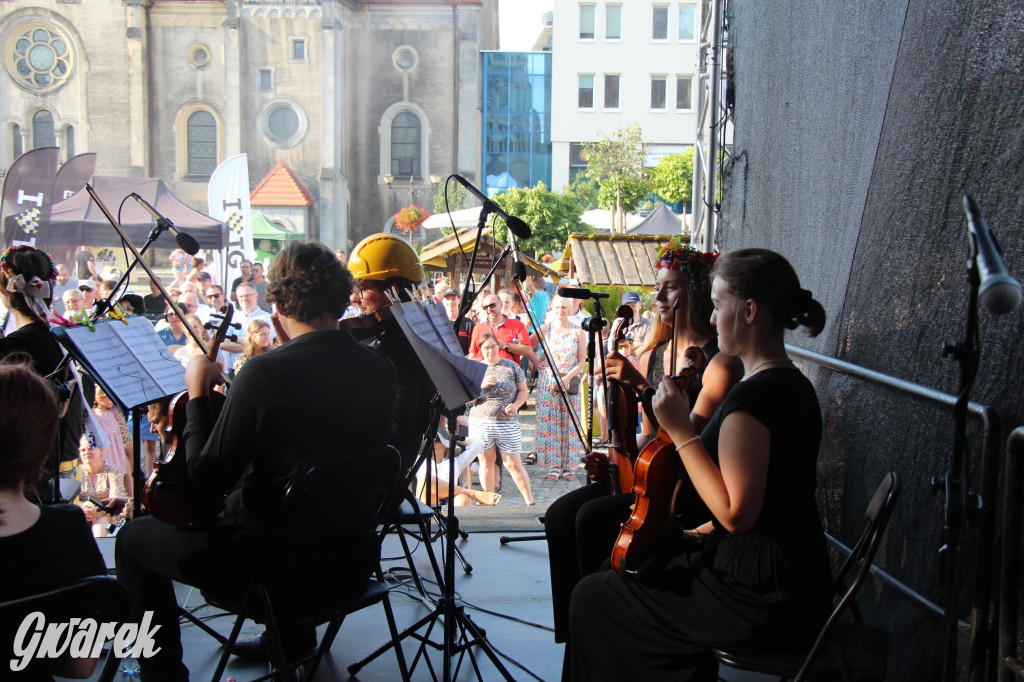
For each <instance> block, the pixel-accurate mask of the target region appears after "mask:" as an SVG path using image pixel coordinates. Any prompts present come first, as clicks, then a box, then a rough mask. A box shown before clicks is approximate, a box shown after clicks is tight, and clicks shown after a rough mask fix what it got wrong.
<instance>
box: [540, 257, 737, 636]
mask: <svg viewBox="0 0 1024 682" xmlns="http://www.w3.org/2000/svg"><path fill="white" fill-rule="evenodd" d="M714 262H715V254H711V253H701V252H700V251H698V250H697V249H694V248H692V247H690V246H688V245H679V244H677V243H676V242H675V241H674V240H673V241H670V242H669V243H668V244H666V245H665V246H663V247H662V248H661V249H660V250H659V251H658V263H657V266H658V270H657V279H656V284H655V294H654V301H653V312H654V314H655V315H656V316H658V318H659V320H660V322H661V324H660V325H658V328H664V329H667V330H668V333H667V334H665V335H664V336H659V334H658V332H657V329H655V330H654V331H652V333H651V334H650V335H649V336H648V343H647V346H646V347H645V348H644V349H643V350H642V351H641V353H640V369H639V370H638V369H637V368H635V367H634V366H633V364H632V363H631V362H630V361H629V360H627V359H626V358H625V356H623V355H622V354H620V353H619V352H618V351H617V350H613V351H612V352H611V353H610V354H609V355H608V356H607V358H606V359H605V361H606V371H607V374H608V378H609V379H614V380H616V381H619V382H620V383H622V384H624V385H625V386H627V387H629V388H632V389H634V390H635V391H636V392H637V393H640V392H642V391H643V390H645V389H647V388H649V387H653V388H657V387H658V385H659V384H660V383H661V380H662V378H663V377H664V376H665V374H666V373H667V372H668V371H669V369H670V368H671V367H672V358H671V357H670V355H671V349H672V344H671V343H670V341H671V335H672V333H673V329H674V333H675V337H676V345H675V349H676V355H677V356H678V357H677V361H676V363H675V366H676V367H682V366H683V351H685V350H686V348H688V347H689V346H700V347H701V348H702V349H703V350H704V353H705V355H706V357H707V359H708V360H707V364H706V366H705V368H704V370H703V371H702V372H701V373H700V374H699V375H698V377H697V378H696V380H695V381H693V382H691V384H690V386H691V388H690V389H689V391H690V400H691V401H692V403H693V405H694V409H693V413H692V414H691V417H692V420H693V424H694V428H695V429H697V430H698V431H699V430H700V429H702V428H704V425H705V424H706V423H707V421H708V419H709V418H710V417H711V415H712V414H713V413H714V411H715V408H717V407H718V405H719V404H721V402H722V399H723V398H724V397H725V395H726V393H728V391H729V388H730V387H731V386H732V385H734V384H735V383H736V382H737V381H739V379H740V377H741V376H743V367H742V365H741V364H740V362H739V360H738V359H736V358H733V357H729V356H728V355H725V354H719V353H718V345H717V342H716V340H715V337H716V335H715V328H714V327H713V326H711V281H710V279H709V277H708V275H709V273H710V270H711V266H712V264H713V263H714ZM677 302H678V311H677V310H676V304H677ZM677 312H678V314H676V313H677ZM677 317H678V324H675V325H674V322H675V319H676V318H677ZM673 325H674V326H673ZM648 423H649V420H645V424H648ZM646 432H647V435H648V436H649V435H651V433H652V431H651V429H650V427H649V425H648V428H647V429H646ZM641 446H642V444H641ZM584 461H585V462H587V464H588V475H590V476H591V478H592V479H601V478H603V477H604V473H605V467H604V465H606V464H607V458H606V457H605V456H604V455H603V454H598V453H594V454H591V455H588V456H587V457H585V458H584ZM689 497H690V498H691V499H694V500H696V497H697V496H696V494H693V495H691V496H689ZM696 502H697V506H698V507H699V509H700V517H699V518H700V519H701V520H703V518H704V517H705V516H706V510H704V508H703V505H702V504H700V502H699V500H696ZM632 504H633V494H632V492H625V493H621V494H615V495H613V494H611V492H610V489H609V487H608V486H607V485H605V484H604V482H603V481H595V484H593V485H586V486H583V487H581V488H578V489H576V490H574V491H572V492H571V493H568V494H566V495H563V496H562V497H560V498H559V499H558V500H556V501H555V502H554V503H553V504H552V505H551V506H550V507H549V508H548V510H547V512H546V513H545V515H544V530H545V535H546V536H547V541H548V558H549V563H550V566H551V597H552V606H553V609H554V622H555V641H556V642H564V641H566V636H567V633H568V614H569V598H570V596H571V594H572V591H573V588H574V587H575V586H576V583H578V582H579V580H580V578H581V577H583V576H585V575H588V574H590V573H593V572H594V571H597V570H598V569H599V568H600V567H601V565H602V564H603V563H604V562H605V561H606V560H607V559H608V558H609V557H610V556H611V551H612V546H613V545H614V544H615V539H616V538H617V537H618V535H619V527H620V526H621V524H622V523H623V522H624V521H626V520H627V519H628V518H629V511H630V505H632ZM695 523H696V521H695Z"/></svg>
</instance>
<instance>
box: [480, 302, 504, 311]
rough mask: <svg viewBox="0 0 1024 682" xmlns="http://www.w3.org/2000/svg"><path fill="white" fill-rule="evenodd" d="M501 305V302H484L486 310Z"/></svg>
mask: <svg viewBox="0 0 1024 682" xmlns="http://www.w3.org/2000/svg"><path fill="white" fill-rule="evenodd" d="M499 305H501V304H500V303H485V304H484V310H490V309H491V308H497V307H498V306H499Z"/></svg>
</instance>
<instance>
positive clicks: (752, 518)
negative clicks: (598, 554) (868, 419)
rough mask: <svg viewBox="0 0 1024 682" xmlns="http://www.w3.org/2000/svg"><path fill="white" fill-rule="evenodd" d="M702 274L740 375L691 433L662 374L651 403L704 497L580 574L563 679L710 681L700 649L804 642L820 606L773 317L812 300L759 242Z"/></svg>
mask: <svg viewBox="0 0 1024 682" xmlns="http://www.w3.org/2000/svg"><path fill="white" fill-rule="evenodd" d="M712 278H713V280H712V281H713V285H712V291H711V296H712V300H713V301H714V314H713V317H712V323H713V324H714V325H715V326H716V327H717V329H718V343H719V345H720V347H721V351H722V353H727V354H729V355H735V356H738V357H739V358H740V359H741V360H742V362H743V368H744V370H745V374H744V377H743V380H742V381H741V382H740V383H738V384H737V385H736V386H735V387H733V389H732V390H731V391H730V392H729V394H728V395H727V396H726V397H725V400H724V401H723V402H722V403H721V404H720V405H719V406H718V408H717V409H716V410H715V412H714V414H713V415H712V416H711V418H710V420H708V421H707V422H706V423H705V424H704V428H703V431H700V430H699V429H698V428H697V425H696V424H695V423H694V422H695V420H694V419H693V418H692V415H693V412H692V411H691V401H690V397H689V396H688V395H687V392H686V391H682V390H680V389H679V388H678V387H677V386H676V384H675V383H674V382H671V381H664V382H662V383H661V385H660V387H659V388H658V391H657V393H656V394H655V396H654V398H653V401H652V402H653V410H654V413H655V415H656V417H657V419H658V420H659V423H660V425H661V428H662V431H663V432H664V433H666V434H667V435H668V440H669V441H670V442H667V443H666V446H667V447H669V448H671V449H672V450H674V451H675V452H674V453H673V454H675V456H677V457H678V458H679V459H680V461H681V463H682V466H683V468H684V469H685V471H686V476H687V477H688V478H689V479H690V480H691V481H692V484H693V487H694V488H695V489H696V492H697V493H698V494H699V495H700V498H701V499H702V500H703V502H704V503H705V504H706V506H707V508H708V512H709V513H708V516H707V519H706V523H703V524H701V525H700V526H698V527H696V528H694V529H692V530H691V531H690V533H688V534H687V537H685V538H683V539H682V540H681V541H678V542H666V543H664V545H663V546H662V547H661V549H660V551H659V552H658V554H659V555H658V556H657V557H655V558H656V559H658V560H657V561H653V562H651V563H649V564H648V566H647V570H645V571H641V572H640V573H639V574H638V575H636V576H622V575H620V574H619V573H617V572H614V571H603V572H599V573H594V574H592V575H589V576H587V577H585V578H583V579H582V580H581V581H580V583H579V584H578V585H577V586H576V589H575V590H574V591H573V595H572V603H571V606H570V612H569V644H568V646H567V653H566V667H565V668H564V669H563V678H564V679H574V680H586V679H595V678H597V677H600V678H602V679H645V680H646V679H687V680H709V681H711V680H715V679H716V678H717V664H716V662H715V660H714V658H713V657H712V656H711V654H710V649H711V648H712V647H715V646H728V645H731V644H738V643H744V642H756V644H757V645H758V646H759V647H763V648H765V649H771V648H772V647H773V646H775V645H778V644H781V643H785V645H786V646H789V647H792V646H800V645H801V644H802V643H806V644H807V646H810V644H811V641H812V640H813V637H814V635H815V633H816V632H817V631H818V630H819V628H820V627H821V624H822V622H823V621H824V619H825V618H826V617H827V614H828V611H829V608H830V605H831V604H830V602H831V589H830V572H829V563H828V556H827V552H826V546H825V537H824V533H823V532H822V528H821V522H820V520H819V516H818V510H817V507H816V504H815V497H814V487H815V475H816V460H817V456H818V447H819V441H820V439H821V411H820V407H819V405H818V400H817V397H816V396H815V393H814V387H813V386H812V385H811V383H810V382H809V381H808V380H807V379H806V378H805V377H804V376H803V374H801V373H800V371H799V370H798V369H797V368H796V367H795V366H794V364H793V363H792V361H790V359H789V358H788V357H787V356H786V349H785V345H784V336H785V331H786V330H787V329H796V328H797V327H800V326H802V327H806V328H807V330H808V333H809V334H810V335H811V336H815V335H817V334H818V333H819V332H820V331H821V329H822V327H823V326H824V324H825V311H824V309H823V308H822V306H821V304H820V303H818V302H817V301H816V300H814V298H813V296H812V295H811V292H809V291H807V290H805V289H802V288H801V287H800V282H799V279H798V277H797V275H796V273H795V272H794V271H793V268H792V266H791V265H790V264H789V263H788V262H787V261H786V259H785V258H783V257H782V256H780V255H779V254H777V253H774V252H772V251H767V250H764V249H741V250H737V251H732V252H729V253H726V254H724V255H723V256H722V257H721V258H720V259H719V260H718V262H717V263H716V264H715V266H714V269H713V271H712ZM697 405H698V406H699V405H700V400H699V398H698V402H697ZM698 409H699V407H698ZM698 434H699V435H698ZM595 642H599V643H600V644H599V646H592V645H593V643H595Z"/></svg>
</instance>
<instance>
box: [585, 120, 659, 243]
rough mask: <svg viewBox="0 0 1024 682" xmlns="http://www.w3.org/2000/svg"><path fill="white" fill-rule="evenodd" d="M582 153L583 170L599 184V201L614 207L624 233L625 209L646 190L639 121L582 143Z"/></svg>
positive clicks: (620, 229) (644, 193)
mask: <svg viewBox="0 0 1024 682" xmlns="http://www.w3.org/2000/svg"><path fill="white" fill-rule="evenodd" d="M582 155H583V158H585V159H586V160H587V170H586V171H584V173H585V174H586V176H587V177H589V178H590V179H592V180H595V181H597V183H598V184H599V185H600V186H601V191H600V192H599V195H598V197H599V198H598V201H599V203H600V204H601V205H602V206H607V207H612V206H614V207H615V213H616V215H617V216H618V218H619V225H618V230H617V231H618V232H625V221H624V214H625V212H626V211H629V210H631V209H632V208H636V206H637V205H639V203H640V202H641V201H642V200H643V197H644V196H645V195H646V194H647V193H648V189H647V188H646V186H645V185H646V171H645V170H644V142H643V130H642V129H641V128H640V124H639V123H634V124H633V125H631V126H620V127H619V128H618V129H616V131H615V132H614V133H612V134H611V135H610V136H602V137H601V139H600V140H598V141H597V142H588V143H587V144H584V145H583V154H582Z"/></svg>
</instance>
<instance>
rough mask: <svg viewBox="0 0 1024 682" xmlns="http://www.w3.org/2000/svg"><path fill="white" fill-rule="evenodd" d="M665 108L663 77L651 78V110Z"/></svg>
mask: <svg viewBox="0 0 1024 682" xmlns="http://www.w3.org/2000/svg"><path fill="white" fill-rule="evenodd" d="M664 108H665V77H664V76H651V109H664Z"/></svg>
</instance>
